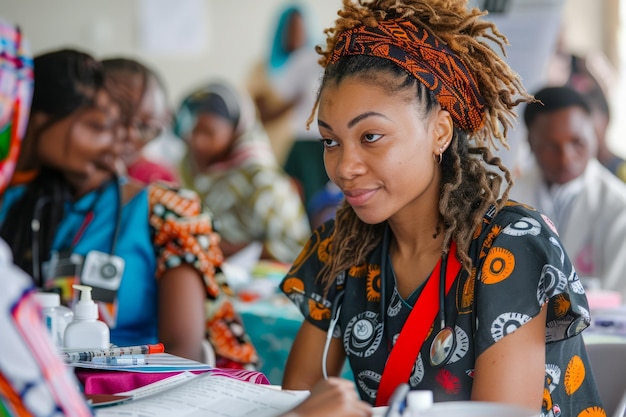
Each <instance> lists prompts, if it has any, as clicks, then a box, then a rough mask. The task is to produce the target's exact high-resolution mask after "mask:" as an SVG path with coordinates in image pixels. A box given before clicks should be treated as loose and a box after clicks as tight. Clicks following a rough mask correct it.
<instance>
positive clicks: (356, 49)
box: [330, 20, 485, 132]
mask: <svg viewBox="0 0 626 417" xmlns="http://www.w3.org/2000/svg"><path fill="white" fill-rule="evenodd" d="M347 55H369V56H376V57H380V58H385V59H388V60H390V61H392V62H394V63H395V64H396V65H398V66H400V67H401V68H404V69H405V70H406V71H408V72H409V73H410V74H412V75H413V76H414V77H415V78H417V79H418V80H419V81H420V82H421V83H422V84H424V85H425V86H426V87H428V88H429V89H430V90H431V91H432V92H433V93H434V95H435V97H436V98H437V101H438V102H439V104H440V105H441V107H442V108H444V109H445V110H447V111H448V112H450V115H451V116H452V119H453V120H454V122H455V124H458V126H459V127H461V128H462V129H464V130H467V131H470V132H476V131H477V130H479V129H480V128H481V127H483V124H484V108H485V102H484V100H483V98H482V96H481V95H480V91H478V86H477V85H476V81H475V80H474V77H472V74H470V72H469V70H468V68H467V67H466V66H465V63H464V62H463V61H462V60H461V59H460V58H459V57H458V56H457V55H456V54H455V53H454V52H453V51H452V50H451V49H450V48H448V47H447V46H446V45H445V44H444V43H443V42H442V41H441V40H439V38H437V37H436V36H435V35H433V34H432V33H431V32H430V31H428V30H427V29H426V28H423V27H421V26H420V27H416V26H415V25H414V24H413V23H411V22H408V21H406V20H395V21H387V22H379V23H378V26H376V27H369V26H357V27H355V28H352V29H349V30H346V31H344V32H342V33H341V34H340V35H339V37H338V39H337V43H336V44H335V48H334V50H333V53H332V55H331V57H330V63H331V64H334V63H335V62H337V61H338V60H339V58H341V57H342V56H347Z"/></svg>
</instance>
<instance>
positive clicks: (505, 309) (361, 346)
mask: <svg viewBox="0 0 626 417" xmlns="http://www.w3.org/2000/svg"><path fill="white" fill-rule="evenodd" d="M493 212H494V210H493V209H492V210H490V213H488V215H486V216H485V218H484V221H483V225H482V227H481V228H479V229H477V230H476V233H475V236H474V240H473V242H472V244H471V247H470V252H469V254H470V257H471V258H472V260H473V265H474V268H473V269H472V273H471V274H468V273H467V272H465V271H463V272H461V273H460V274H459V275H458V276H457V277H456V279H455V281H454V283H453V284H452V288H451V289H450V291H449V292H448V294H447V296H446V297H445V302H444V305H445V319H446V324H447V325H448V326H450V327H453V328H454V330H455V333H456V339H457V343H456V347H455V349H454V352H453V354H452V357H451V358H450V360H449V361H448V363H447V364H445V365H444V366H442V367H439V368H434V367H432V366H431V364H430V361H429V357H430V356H429V349H430V345H431V343H432V340H433V338H434V336H435V334H436V333H437V332H438V331H439V326H440V324H439V320H435V323H434V324H433V326H434V328H433V329H432V330H431V331H430V333H429V335H428V337H427V339H426V341H425V342H424V344H423V345H422V348H421V351H420V354H419V355H418V357H417V360H416V362H415V364H414V367H413V369H412V371H411V375H410V378H409V381H408V383H409V385H410V386H411V388H412V389H419V390H431V391H433V394H434V399H435V401H438V402H439V401H466V400H469V399H470V395H471V391H472V382H473V376H474V366H475V361H476V358H477V357H478V356H479V355H480V354H481V353H483V352H484V351H485V350H487V349H488V348H489V347H490V346H491V345H493V344H494V343H497V342H498V341H499V340H500V339H502V338H503V337H505V336H506V335H507V334H509V333H511V332H513V331H515V330H516V329H517V328H519V327H520V326H523V325H524V324H525V323H527V322H528V321H529V320H531V319H532V318H533V317H535V316H536V315H537V314H539V312H540V309H541V306H542V305H543V304H545V303H547V305H548V317H547V322H546V366H545V371H546V373H545V385H544V396H543V407H542V416H546V417H547V416H555V417H556V416H604V415H605V414H604V410H603V408H602V405H601V402H600V399H599V396H598V393H597V389H596V386H595V382H594V380H593V376H592V373H591V368H590V365H589V361H588V359H587V354H586V351H585V347H584V343H583V339H582V335H581V334H580V333H581V331H582V330H583V329H585V328H586V327H587V326H588V325H589V322H590V316H589V311H588V307H587V299H586V297H585V294H584V290H583V287H582V285H581V283H580V281H579V279H578V276H577V274H576V272H575V271H574V269H573V267H572V264H571V262H570V260H569V259H568V257H567V254H566V253H565V252H564V250H563V248H562V245H561V243H560V241H559V238H558V235H557V234H556V231H555V229H554V228H553V226H552V223H551V222H550V220H549V219H548V218H547V217H545V216H543V215H541V214H540V213H538V212H536V211H533V210H531V209H529V208H528V207H525V206H521V205H517V204H516V203H513V202H511V203H509V204H508V205H507V206H506V207H504V208H503V209H502V210H500V211H499V212H498V213H497V215H496V216H495V217H494V218H493V219H492V220H491V221H490V218H491V217H493V214H492V213H493ZM333 229H334V220H331V221H329V222H327V223H326V224H325V225H324V226H322V227H320V228H318V229H317V230H316V231H315V232H314V234H313V236H312V237H311V239H310V240H309V242H308V244H307V245H306V246H305V248H304V250H303V251H302V253H301V254H300V256H299V257H298V259H297V260H296V262H295V263H294V265H293V267H292V269H291V271H290V272H289V273H288V275H287V276H286V277H285V279H284V280H283V281H282V283H281V289H282V291H283V292H285V294H286V295H287V296H288V297H289V298H290V299H291V300H292V301H293V302H294V303H295V304H296V305H297V306H298V307H299V308H300V310H301V311H302V313H303V315H304V316H305V319H306V320H308V321H309V322H310V323H312V324H313V325H315V326H317V327H318V328H320V329H322V330H324V331H327V330H328V328H329V321H330V316H331V310H332V304H333V300H334V298H335V296H336V295H337V294H338V292H339V291H340V290H345V296H344V298H343V303H342V308H341V310H340V315H339V321H338V324H337V327H338V328H336V329H335V332H334V334H333V336H334V337H337V338H340V339H341V341H342V343H343V348H344V350H345V353H346V355H347V358H348V360H349V362H350V366H351V368H352V371H353V373H354V378H355V382H356V385H357V388H358V391H359V394H360V396H361V398H362V399H363V400H365V401H368V402H370V403H371V404H374V403H375V400H376V395H377V391H378V386H379V383H380V380H381V375H382V373H383V369H384V367H385V363H386V361H387V359H388V356H389V352H390V350H391V348H392V347H393V344H394V342H395V340H396V339H397V337H398V335H399V333H400V331H401V330H402V326H403V325H404V322H405V321H406V319H407V317H408V315H409V313H410V312H411V309H412V305H413V304H414V303H415V301H416V299H417V298H418V296H419V294H415V295H413V296H411V297H410V299H409V300H405V299H403V298H402V297H401V296H400V295H399V293H398V290H397V287H396V283H395V278H394V275H393V271H392V267H391V265H389V264H390V262H385V263H383V264H388V265H389V266H388V267H387V268H386V269H388V270H387V271H382V273H381V263H382V262H381V260H382V257H383V256H388V254H384V253H382V246H383V245H379V246H378V247H377V248H376V249H375V250H374V251H373V252H372V253H371V254H370V255H369V256H368V259H367V262H366V263H364V264H362V265H355V266H353V267H351V268H350V269H349V270H348V271H346V272H345V273H342V274H341V275H340V276H339V277H338V278H337V280H336V285H335V286H333V288H331V290H330V291H329V294H328V296H327V297H326V299H324V297H323V296H322V294H323V287H322V286H321V285H320V284H319V283H318V282H317V281H316V276H317V273H318V271H319V270H320V268H321V267H322V265H323V264H324V263H326V262H329V252H328V248H329V247H330V245H331V244H332V233H333ZM381 290H382V291H381ZM417 292H418V293H419V290H418V291H417ZM381 294H382V296H381ZM348 301H349V302H348ZM381 301H382V302H381ZM497 383H498V381H494V384H497Z"/></svg>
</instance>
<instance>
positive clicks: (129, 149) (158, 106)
mask: <svg viewBox="0 0 626 417" xmlns="http://www.w3.org/2000/svg"><path fill="white" fill-rule="evenodd" d="M138 78H139V77H138ZM133 85H136V86H137V91H135V92H133V94H134V96H136V97H137V99H136V101H137V102H138V103H139V105H138V107H137V109H136V111H135V114H134V115H133V117H132V119H130V120H129V126H127V129H126V137H125V140H124V142H123V143H124V145H123V148H122V160H123V161H124V163H125V164H126V165H127V166H130V165H132V164H134V163H135V162H136V161H137V159H138V158H139V156H140V155H141V150H142V149H143V147H144V146H146V145H147V144H148V143H149V142H150V141H151V140H153V139H155V138H156V137H157V136H159V135H160V134H161V132H162V131H163V127H164V126H165V125H166V124H167V122H168V121H167V117H168V111H167V102H166V98H165V93H164V92H163V90H162V89H161V87H160V86H159V84H158V83H157V82H156V80H155V79H154V78H153V77H149V78H148V81H147V82H146V86H145V90H144V89H143V83H141V82H137V83H134V84H133ZM142 91H143V97H141V92H142Z"/></svg>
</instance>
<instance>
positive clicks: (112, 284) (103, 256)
mask: <svg viewBox="0 0 626 417" xmlns="http://www.w3.org/2000/svg"><path fill="white" fill-rule="evenodd" d="M120 187H121V186H120V184H119V181H118V187H117V188H118V209H117V216H116V223H115V230H114V234H113V239H112V244H111V253H106V252H101V251H97V250H91V251H89V252H87V254H86V255H85V256H83V255H80V254H77V253H74V248H75V246H76V244H77V243H78V242H79V241H80V239H81V238H82V236H83V234H84V232H85V230H86V229H87V226H88V225H89V223H91V221H92V220H93V217H94V208H95V207H94V206H95V204H96V202H97V201H98V199H99V196H98V197H97V198H96V200H95V201H94V203H93V205H92V207H91V209H90V210H89V213H87V215H86V216H85V219H84V220H83V222H82V224H81V226H80V227H79V229H78V231H77V233H76V235H75V236H74V238H73V239H72V243H71V245H70V247H69V248H68V249H65V250H62V251H54V252H53V253H52V255H51V258H50V261H48V262H45V263H44V264H43V265H42V270H43V275H44V287H45V288H46V289H52V290H56V291H58V292H59V293H60V295H61V299H62V301H63V302H64V303H65V304H66V305H73V303H74V302H75V301H76V299H75V295H74V293H75V291H74V290H73V288H72V285H73V284H83V285H88V286H90V287H92V297H93V299H94V300H96V301H102V302H105V303H109V304H112V303H114V302H115V299H116V296H117V291H118V290H119V288H120V285H121V283H122V276H123V274H124V266H125V262H124V259H123V258H121V257H119V256H117V255H114V254H113V253H114V251H115V246H116V241H117V236H118V232H119V228H120V219H121V210H122V207H121V201H120V200H119V199H120V198H121V190H120Z"/></svg>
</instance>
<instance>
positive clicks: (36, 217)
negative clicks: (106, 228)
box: [31, 175, 124, 285]
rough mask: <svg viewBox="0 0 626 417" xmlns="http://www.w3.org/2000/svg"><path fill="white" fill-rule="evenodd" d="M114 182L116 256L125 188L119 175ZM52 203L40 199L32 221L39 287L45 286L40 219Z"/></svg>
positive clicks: (35, 269)
mask: <svg viewBox="0 0 626 417" xmlns="http://www.w3.org/2000/svg"><path fill="white" fill-rule="evenodd" d="M113 179H114V181H115V182H116V184H117V187H116V190H117V211H116V213H115V229H114V231H113V239H112V243H111V251H110V254H111V255H114V254H115V249H116V246H117V240H118V237H119V234H120V226H121V223H122V193H123V191H122V187H123V186H124V184H123V182H122V179H120V177H118V176H117V175H115V176H114V178H113ZM49 202H50V198H49V197H43V198H40V199H39V200H37V202H36V204H35V209H34V212H33V220H32V221H31V232H32V234H33V237H32V242H31V245H32V246H31V251H32V268H33V279H34V280H35V282H37V283H38V285H43V277H42V276H41V275H42V274H41V269H40V268H41V265H40V262H41V255H42V254H40V253H39V252H40V251H39V230H40V229H41V223H40V217H41V211H42V210H43V208H44V206H45V205H46V204H48V203H49ZM111 266H112V267H113V268H114V266H113V265H112V264H110V266H109V265H107V267H108V268H109V269H110V267H111ZM114 274H115V271H113V274H112V275H114Z"/></svg>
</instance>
